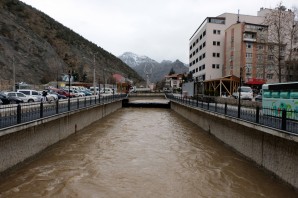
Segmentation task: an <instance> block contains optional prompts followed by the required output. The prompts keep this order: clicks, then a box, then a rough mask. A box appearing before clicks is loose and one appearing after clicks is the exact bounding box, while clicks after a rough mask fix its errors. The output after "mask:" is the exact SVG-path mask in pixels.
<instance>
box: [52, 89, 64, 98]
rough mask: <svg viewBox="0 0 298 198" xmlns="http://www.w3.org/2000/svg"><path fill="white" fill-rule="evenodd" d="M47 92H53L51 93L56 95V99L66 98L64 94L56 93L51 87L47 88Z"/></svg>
mask: <svg viewBox="0 0 298 198" xmlns="http://www.w3.org/2000/svg"><path fill="white" fill-rule="evenodd" d="M48 93H50V94H53V95H56V96H57V98H58V100H60V99H66V98H67V97H66V96H64V95H61V94H58V93H57V92H56V91H54V90H52V89H49V90H48Z"/></svg>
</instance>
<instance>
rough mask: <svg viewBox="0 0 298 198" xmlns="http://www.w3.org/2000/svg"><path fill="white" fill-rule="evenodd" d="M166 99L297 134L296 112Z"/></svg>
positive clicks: (184, 99)
mask: <svg viewBox="0 0 298 198" xmlns="http://www.w3.org/2000/svg"><path fill="white" fill-rule="evenodd" d="M166 97H167V98H168V99H170V100H173V101H177V102H179V103H182V104H185V105H187V106H190V107H193V108H199V109H202V110H206V111H210V112H214V113H218V114H222V115H226V116H230V117H233V118H238V119H240V120H243V121H247V122H251V123H255V124H259V125H263V126H266V127H270V128H276V129H280V130H283V131H285V132H287V133H293V134H296V135H297V134H298V111H286V110H280V109H268V108H259V107H256V108H248V107H241V108H238V106H232V105H228V104H227V103H225V104H219V103H216V102H204V101H202V100H198V99H196V100H193V99H190V98H183V97H181V96H175V95H172V94H166Z"/></svg>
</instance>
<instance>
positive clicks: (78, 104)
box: [77, 98, 80, 109]
mask: <svg viewBox="0 0 298 198" xmlns="http://www.w3.org/2000/svg"><path fill="white" fill-rule="evenodd" d="M79 108H80V100H79V98H77V109H79Z"/></svg>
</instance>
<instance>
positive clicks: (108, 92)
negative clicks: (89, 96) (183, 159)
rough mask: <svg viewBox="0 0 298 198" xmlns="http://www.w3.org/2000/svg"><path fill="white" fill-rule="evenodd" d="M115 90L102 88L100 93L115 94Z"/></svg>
mask: <svg viewBox="0 0 298 198" xmlns="http://www.w3.org/2000/svg"><path fill="white" fill-rule="evenodd" d="M113 93H114V90H113V89H111V88H101V89H100V94H113Z"/></svg>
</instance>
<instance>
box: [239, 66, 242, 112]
mask: <svg viewBox="0 0 298 198" xmlns="http://www.w3.org/2000/svg"><path fill="white" fill-rule="evenodd" d="M239 80H240V83H239V87H238V118H240V109H241V103H240V102H241V100H240V96H241V83H242V67H240V77H239Z"/></svg>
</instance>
